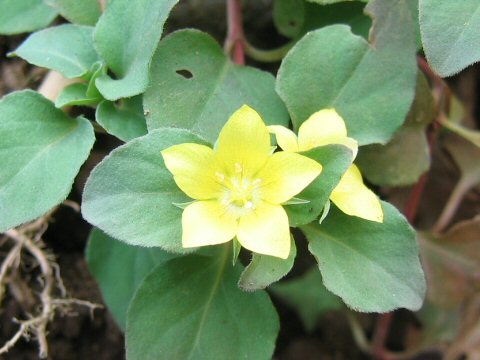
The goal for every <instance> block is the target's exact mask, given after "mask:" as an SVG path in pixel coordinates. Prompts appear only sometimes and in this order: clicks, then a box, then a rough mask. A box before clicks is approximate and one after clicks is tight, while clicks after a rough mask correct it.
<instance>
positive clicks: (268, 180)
mask: <svg viewBox="0 0 480 360" xmlns="http://www.w3.org/2000/svg"><path fill="white" fill-rule="evenodd" d="M321 171H322V165H320V164H319V163H318V162H316V161H315V160H312V159H309V158H308V157H306V156H303V155H300V154H297V153H290V152H284V151H280V152H277V153H275V154H273V155H272V156H271V157H270V159H268V161H267V163H266V164H265V166H264V167H263V168H262V170H261V171H260V172H259V173H258V174H257V175H256V177H257V178H258V179H260V181H261V182H260V191H261V195H260V197H261V198H262V199H263V200H265V201H268V202H270V203H272V204H281V203H284V202H285V201H287V200H289V199H291V198H292V197H294V196H295V195H297V194H298V193H299V192H301V191H302V190H303V189H304V188H306V187H307V186H308V184H310V183H311V182H312V181H313V180H314V179H315V178H316V177H317V176H318V175H319V174H320V172H321Z"/></svg>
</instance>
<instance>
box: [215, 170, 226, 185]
mask: <svg viewBox="0 0 480 360" xmlns="http://www.w3.org/2000/svg"><path fill="white" fill-rule="evenodd" d="M215 177H216V178H217V180H218V181H219V182H221V183H223V182H224V181H225V175H224V174H222V173H221V172H218V171H216V172H215Z"/></svg>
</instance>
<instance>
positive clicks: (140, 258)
mask: <svg viewBox="0 0 480 360" xmlns="http://www.w3.org/2000/svg"><path fill="white" fill-rule="evenodd" d="M86 256H87V262H88V268H89V269H90V271H91V272H92V274H93V275H94V276H95V279H96V280H97V282H98V284H99V285H100V289H101V290H102V295H103V299H104V301H105V303H106V304H107V306H108V309H109V310H110V311H111V312H112V314H113V316H114V317H115V320H116V321H117V323H118V325H119V326H120V327H121V328H122V329H123V330H125V326H126V322H127V308H128V305H129V304H130V300H131V299H132V298H133V295H134V293H135V290H137V287H138V285H139V284H140V283H141V282H142V280H143V279H144V277H145V276H146V275H147V274H148V273H149V272H150V271H151V270H152V269H153V268H154V267H155V266H156V265H158V264H161V263H163V262H165V261H167V260H169V259H171V258H172V257H173V255H172V254H169V253H167V252H165V251H162V250H161V249H159V248H145V247H140V246H130V245H127V244H125V243H123V242H121V241H118V240H116V239H114V238H112V237H110V236H108V235H107V234H105V233H104V232H102V231H101V230H99V229H97V228H93V230H92V232H91V233H90V237H89V239H88V246H87V250H86Z"/></svg>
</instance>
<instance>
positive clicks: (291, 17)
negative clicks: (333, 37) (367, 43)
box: [273, 0, 372, 40]
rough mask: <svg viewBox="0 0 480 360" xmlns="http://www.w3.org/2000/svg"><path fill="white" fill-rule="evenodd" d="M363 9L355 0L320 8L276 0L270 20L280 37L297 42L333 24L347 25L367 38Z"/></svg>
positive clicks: (300, 1) (297, 0)
mask: <svg viewBox="0 0 480 360" xmlns="http://www.w3.org/2000/svg"><path fill="white" fill-rule="evenodd" d="M364 7H365V4H363V3H361V2H358V1H355V2H353V1H347V2H341V3H336V4H332V5H326V6H320V5H317V4H313V3H308V2H305V1H304V0H276V1H275V2H274V7H273V20H274V22H275V26H276V27H277V29H278V31H279V32H280V33H281V34H282V35H285V36H287V37H289V38H293V39H296V40H298V39H300V38H301V37H302V36H303V35H305V34H306V33H307V32H309V31H312V30H315V29H318V28H322V27H324V26H328V25H333V24H345V25H349V26H350V27H351V29H352V32H353V33H354V34H357V35H361V36H362V37H364V38H368V32H369V30H370V27H371V25H372V20H371V18H370V17H368V16H367V15H365V14H364V13H363V9H364Z"/></svg>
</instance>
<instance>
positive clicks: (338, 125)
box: [298, 109, 347, 151]
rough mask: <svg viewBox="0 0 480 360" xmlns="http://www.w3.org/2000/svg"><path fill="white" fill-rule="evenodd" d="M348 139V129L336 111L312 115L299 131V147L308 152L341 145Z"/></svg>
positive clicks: (319, 112) (329, 110) (322, 111)
mask: <svg viewBox="0 0 480 360" xmlns="http://www.w3.org/2000/svg"><path fill="white" fill-rule="evenodd" d="M346 137H347V128H346V127H345V122H344V121H343V119H342V117H341V116H340V115H338V113H337V112H336V111H335V109H324V110H320V111H317V112H316V113H314V114H312V115H311V116H310V117H309V118H308V119H307V121H305V122H304V123H303V124H302V125H301V126H300V129H299V130H298V146H299V148H300V151H306V150H310V149H313V148H315V147H318V146H322V145H328V144H339V140H340V139H343V138H346Z"/></svg>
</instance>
